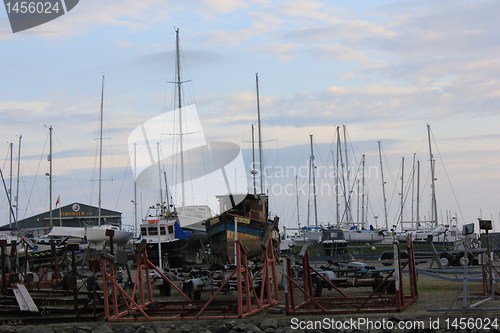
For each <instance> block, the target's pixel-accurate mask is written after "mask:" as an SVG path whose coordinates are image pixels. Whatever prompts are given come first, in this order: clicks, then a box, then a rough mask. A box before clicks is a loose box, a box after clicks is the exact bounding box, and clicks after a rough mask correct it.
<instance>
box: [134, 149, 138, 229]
mask: <svg viewBox="0 0 500 333" xmlns="http://www.w3.org/2000/svg"><path fill="white" fill-rule="evenodd" d="M138 227H139V225H138V223H137V143H134V235H135V236H139V232H138Z"/></svg>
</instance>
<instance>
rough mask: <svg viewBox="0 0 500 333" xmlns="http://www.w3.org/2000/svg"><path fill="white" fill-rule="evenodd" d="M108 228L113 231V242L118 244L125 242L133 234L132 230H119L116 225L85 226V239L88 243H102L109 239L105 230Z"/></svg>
mask: <svg viewBox="0 0 500 333" xmlns="http://www.w3.org/2000/svg"><path fill="white" fill-rule="evenodd" d="M108 229H111V230H114V232H115V233H114V235H113V242H114V243H115V244H118V245H122V244H125V243H127V242H128V241H129V240H130V239H131V238H132V236H133V235H134V234H133V233H132V232H129V231H123V230H120V229H118V227H116V226H112V225H101V226H96V227H87V228H86V230H85V234H86V237H87V241H88V242H89V243H103V242H105V241H107V240H109V237H108V236H106V230H108Z"/></svg>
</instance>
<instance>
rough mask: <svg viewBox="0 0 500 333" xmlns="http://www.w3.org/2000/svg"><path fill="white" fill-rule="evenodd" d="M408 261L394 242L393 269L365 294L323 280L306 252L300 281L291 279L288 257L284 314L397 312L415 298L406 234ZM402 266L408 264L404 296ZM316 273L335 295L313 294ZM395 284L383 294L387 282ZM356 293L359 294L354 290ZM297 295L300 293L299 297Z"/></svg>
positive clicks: (410, 246)
mask: <svg viewBox="0 0 500 333" xmlns="http://www.w3.org/2000/svg"><path fill="white" fill-rule="evenodd" d="M407 246H408V249H407V251H408V261H407V263H406V264H404V265H403V264H402V263H401V255H400V254H401V251H400V244H399V242H395V243H394V265H395V269H394V271H393V272H390V273H389V274H388V275H387V276H386V277H385V278H384V279H383V281H382V282H381V283H380V284H379V286H377V287H376V288H373V289H374V291H373V292H371V293H370V294H369V295H367V296H349V295H348V294H347V290H345V289H341V288H338V287H336V286H335V285H334V284H333V283H332V282H331V281H329V280H328V279H326V278H325V277H324V276H323V275H321V274H320V273H319V272H318V271H316V270H315V269H314V268H313V267H311V265H310V263H309V254H308V252H306V253H305V254H304V256H303V261H302V263H303V266H302V267H303V270H302V273H303V274H302V281H303V284H302V285H301V284H299V283H298V282H297V281H295V280H294V278H293V275H292V271H291V267H290V258H289V257H287V270H286V276H285V278H286V281H287V283H286V284H287V288H286V290H285V308H286V312H287V314H293V315H300V314H320V315H325V314H350V313H376V312H400V311H403V310H405V309H406V308H408V306H410V305H411V304H413V303H414V302H415V301H416V300H417V299H418V290H417V279H416V278H417V273H416V269H415V256H414V251H413V241H412V238H411V235H409V236H408V240H407ZM403 266H405V267H406V266H407V271H408V279H409V285H408V288H409V291H410V294H409V295H405V293H404V286H403V268H405V267H403ZM313 272H314V273H316V276H315V278H316V279H317V278H319V279H321V280H322V283H323V284H325V283H326V286H327V287H328V288H329V289H330V288H331V289H334V290H335V292H336V293H338V295H336V296H325V297H317V296H315V294H314V288H313V281H312V273H313ZM392 282H394V283H395V286H396V292H395V294H393V295H388V294H383V293H384V290H385V289H386V287H387V286H388V285H389V283H392ZM357 295H359V293H357ZM298 296H302V297H301V299H299V297H298Z"/></svg>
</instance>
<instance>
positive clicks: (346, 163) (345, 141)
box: [342, 125, 352, 223]
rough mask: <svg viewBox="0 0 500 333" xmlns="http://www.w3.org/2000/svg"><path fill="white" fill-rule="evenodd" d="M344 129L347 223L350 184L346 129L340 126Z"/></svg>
mask: <svg viewBox="0 0 500 333" xmlns="http://www.w3.org/2000/svg"><path fill="white" fill-rule="evenodd" d="M342 127H343V129H344V154H345V166H346V172H347V175H346V178H347V190H346V191H347V195H348V197H346V199H345V200H346V218H347V223H349V222H351V220H352V216H351V184H350V182H349V173H350V170H349V159H348V156H347V129H346V126H345V125H342Z"/></svg>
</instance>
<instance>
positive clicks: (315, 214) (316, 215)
mask: <svg viewBox="0 0 500 333" xmlns="http://www.w3.org/2000/svg"><path fill="white" fill-rule="evenodd" d="M309 138H310V141H311V173H312V181H313V184H312V185H313V200H314V225H315V226H316V227H317V226H318V206H317V203H316V176H315V174H316V172H315V169H316V167H315V166H314V152H313V136H312V134H310V135H309Z"/></svg>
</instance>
